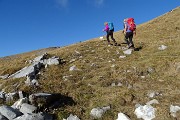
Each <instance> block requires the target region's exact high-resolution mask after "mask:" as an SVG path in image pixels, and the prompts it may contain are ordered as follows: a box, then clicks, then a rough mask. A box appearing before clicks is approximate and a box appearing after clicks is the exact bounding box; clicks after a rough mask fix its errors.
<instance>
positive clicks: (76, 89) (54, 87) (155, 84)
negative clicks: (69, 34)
mask: <svg viewBox="0 0 180 120" xmlns="http://www.w3.org/2000/svg"><path fill="white" fill-rule="evenodd" d="M179 33H180V8H178V9H175V10H174V11H173V12H169V13H166V14H164V15H162V16H160V17H158V18H156V19H154V20H151V21H149V22H147V23H144V24H141V25H139V26H138V27H137V36H135V37H134V42H135V45H136V46H137V47H139V46H142V47H143V48H142V50H140V51H138V52H133V54H132V55H130V56H127V57H126V58H125V59H120V58H119V56H120V55H123V52H122V50H121V47H115V46H110V47H108V46H107V45H106V44H107V43H106V41H101V40H99V39H98V38H95V39H91V40H88V41H85V42H82V43H78V44H74V45H71V46H67V47H63V48H57V49H51V50H50V51H49V52H48V53H49V54H50V55H56V56H59V57H60V58H63V59H64V60H65V61H66V63H65V64H63V65H59V66H50V67H49V68H48V69H46V70H44V71H43V76H41V77H40V84H41V86H40V88H39V89H37V90H36V91H31V92H37V91H43V92H50V93H61V94H64V95H68V96H70V97H72V98H73V100H74V101H75V102H76V103H77V104H76V105H74V106H65V107H63V108H60V109H59V110H58V111H57V112H56V113H57V114H58V116H59V119H62V117H64V118H65V117H67V115H69V114H70V113H73V114H76V115H77V116H79V117H80V118H81V119H82V120H90V119H91V118H90V116H89V113H90V110H91V109H92V108H94V107H98V106H100V107H101V106H107V105H111V107H112V108H111V110H110V111H108V112H107V113H106V114H105V115H104V117H103V118H102V120H113V119H116V118H117V114H118V112H123V113H126V114H127V115H129V116H130V118H131V119H132V120H135V119H136V116H135V115H134V113H133V112H134V109H135V107H134V105H135V104H136V103H140V104H145V103H146V102H148V101H149V100H150V99H149V98H148V97H147V93H149V92H150V91H157V92H160V93H162V96H158V97H156V99H157V100H158V101H159V103H160V104H158V105H153V106H154V107H155V108H157V111H156V118H155V120H171V119H172V120H173V118H171V117H170V115H169V107H170V105H171V104H173V105H180V101H179V97H180V91H179V88H180V82H179V80H180V75H179V72H178V70H177V66H178V65H179V64H180V58H179V56H180V52H179V49H180V47H179V40H180V34H179ZM115 38H116V40H117V42H119V43H120V42H123V34H122V33H121V31H118V32H116V33H115ZM162 44H164V45H167V46H168V49H166V50H165V51H159V50H158V47H159V45H162ZM75 51H78V52H79V53H80V54H77V53H76V52H75ZM35 56H37V54H35V53H33V52H32V53H25V54H21V55H16V56H14V57H7V58H8V59H7V58H6V59H5V58H1V59H0V61H1V62H0V73H1V74H7V73H9V74H11V73H13V72H14V71H17V70H19V69H20V68H22V67H24V66H25V65H28V64H24V63H25V61H26V60H30V59H33V58H34V57H35ZM9 58H10V59H9ZM72 59H75V61H74V62H70V61H71V60H72ZM93 64H94V65H93ZM73 65H76V66H77V67H78V68H79V69H80V70H79V71H69V68H70V67H71V66H73ZM112 65H115V67H112ZM149 67H151V68H153V69H155V70H154V72H153V73H152V74H150V75H147V69H148V68H149ZM141 74H143V75H145V76H146V77H145V79H142V78H141V77H140V75H141ZM63 76H70V77H69V78H68V80H67V81H64V80H63ZM24 80H25V78H21V79H16V80H8V82H6V81H4V80H2V81H1V83H2V86H1V88H4V87H5V88H6V89H5V90H7V91H10V92H12V91H14V90H18V89H21V90H26V91H28V90H30V89H29V88H27V87H26V86H24V82H23V81H24ZM9 81H11V82H9ZM16 82H18V83H19V84H20V86H15V87H13V88H15V89H12V85H14V84H15V83H16ZM119 82H121V83H122V84H123V86H122V87H118V86H115V87H112V86H111V84H112V83H116V84H117V83H119ZM128 86H132V88H128Z"/></svg>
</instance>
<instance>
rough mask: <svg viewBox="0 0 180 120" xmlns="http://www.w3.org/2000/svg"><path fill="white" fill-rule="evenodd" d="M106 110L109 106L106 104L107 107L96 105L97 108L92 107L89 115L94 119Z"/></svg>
mask: <svg viewBox="0 0 180 120" xmlns="http://www.w3.org/2000/svg"><path fill="white" fill-rule="evenodd" d="M107 110H110V106H107V107H102V108H100V107H97V108H93V109H92V110H91V113H90V115H91V116H92V117H93V118H95V119H99V118H101V117H102V115H103V114H104V113H105V112H106V111H107Z"/></svg>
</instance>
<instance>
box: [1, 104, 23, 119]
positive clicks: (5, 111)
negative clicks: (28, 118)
mask: <svg viewBox="0 0 180 120" xmlns="http://www.w3.org/2000/svg"><path fill="white" fill-rule="evenodd" d="M0 113H1V114H2V115H3V116H5V117H6V118H8V119H9V120H12V119H15V118H16V117H18V116H21V115H22V113H21V112H19V111H18V110H16V109H14V108H12V107H9V106H6V105H3V106H0Z"/></svg>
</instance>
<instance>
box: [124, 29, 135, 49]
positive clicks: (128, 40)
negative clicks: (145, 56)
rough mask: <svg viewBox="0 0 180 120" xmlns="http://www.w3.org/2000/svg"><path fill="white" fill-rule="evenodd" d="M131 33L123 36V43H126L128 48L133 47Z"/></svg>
mask: <svg viewBox="0 0 180 120" xmlns="http://www.w3.org/2000/svg"><path fill="white" fill-rule="evenodd" d="M132 39H133V32H127V33H126V35H125V41H126V42H127V44H128V46H129V47H134V43H133V40H132Z"/></svg>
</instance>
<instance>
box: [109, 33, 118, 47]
mask: <svg viewBox="0 0 180 120" xmlns="http://www.w3.org/2000/svg"><path fill="white" fill-rule="evenodd" d="M110 33H111V39H112V40H113V42H114V43H115V44H117V42H116V40H115V39H114V37H113V31H110Z"/></svg>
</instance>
